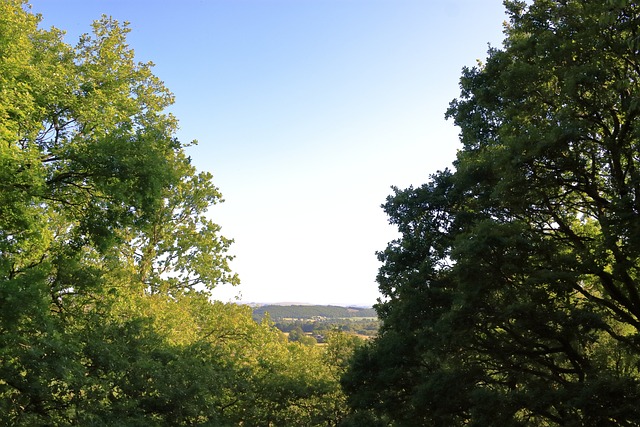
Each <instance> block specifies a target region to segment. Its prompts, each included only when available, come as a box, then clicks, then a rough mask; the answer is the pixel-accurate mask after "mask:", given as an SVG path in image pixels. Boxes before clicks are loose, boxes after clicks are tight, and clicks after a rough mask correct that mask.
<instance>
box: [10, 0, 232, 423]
mask: <svg viewBox="0 0 640 427" xmlns="http://www.w3.org/2000/svg"><path fill="white" fill-rule="evenodd" d="M128 31H129V30H128V28H127V26H126V24H125V25H121V24H120V23H118V22H117V21H114V20H112V19H108V18H106V17H103V18H102V19H100V20H99V21H96V22H95V23H94V25H93V31H92V34H91V35H88V34H87V35H84V36H82V37H81V38H80V41H79V43H78V44H77V45H76V46H74V47H72V46H70V45H68V44H66V43H65V42H64V41H63V33H62V32H61V31H60V30H57V29H55V28H52V29H50V30H42V29H39V28H38V18H37V17H36V16H34V15H32V14H30V13H29V12H28V5H27V4H25V3H24V2H23V1H19V0H9V1H4V2H2V3H0V58H2V59H1V60H0V117H1V120H0V181H1V183H0V414H1V415H0V420H1V423H2V424H3V425H65V424H73V423H75V422H87V423H100V422H101V421H100V420H102V422H104V423H106V424H109V422H108V421H105V419H104V418H102V417H103V415H104V414H107V413H118V411H115V408H116V406H117V405H116V402H117V401H118V399H117V396H119V395H127V393H126V392H125V390H126V387H124V385H122V386H121V387H120V389H117V388H116V389H114V388H113V384H115V383H116V382H115V380H113V378H114V376H122V375H124V374H125V373H126V370H125V367H126V366H128V365H129V362H130V361H131V359H130V355H134V354H139V355H140V357H139V358H137V359H136V361H137V362H136V363H138V365H136V364H132V365H131V369H132V370H135V369H137V368H136V366H140V367H141V369H142V368H144V370H146V371H145V372H149V373H151V372H156V374H154V375H159V374H158V373H157V372H167V370H166V369H164V370H163V369H160V367H161V366H165V367H166V366H168V365H169V362H170V361H171V360H174V359H175V358H176V357H178V355H179V354H180V352H179V351H178V350H177V349H176V348H173V347H171V346H170V345H168V343H167V336H166V334H163V333H161V332H162V331H161V330H160V329H158V328H151V326H149V325H150V323H149V322H150V319H152V318H153V316H146V317H145V316H141V315H140V314H139V312H140V307H142V306H139V307H138V308H135V309H134V308H133V305H134V303H135V300H133V299H131V298H130V296H131V295H132V294H136V295H140V296H150V295H152V294H154V293H158V292H163V293H164V295H165V296H170V295H172V296H174V297H178V296H179V295H181V293H184V292H190V291H193V290H195V291H197V292H206V289H207V288H209V289H210V288H212V287H214V286H216V285H218V284H220V283H231V284H233V283H236V282H237V278H236V277H235V275H234V274H233V273H231V271H230V269H229V266H228V261H229V260H230V256H229V255H228V254H227V250H228V246H229V244H230V241H229V240H227V239H225V238H223V237H222V236H219V234H218V231H219V228H218V227H217V226H216V225H215V224H213V223H212V222H210V221H209V220H208V219H207V218H206V217H205V216H204V215H205V213H206V211H207V209H208V208H209V207H210V206H211V205H212V204H214V203H216V202H217V201H219V200H220V197H221V196H220V194H219V192H218V190H217V189H216V188H215V186H213V184H212V183H211V176H210V175H209V174H206V173H197V172H196V171H195V169H194V168H193V166H192V165H191V161H190V159H189V158H188V157H187V156H186V154H185V152H184V150H185V147H186V145H185V144H182V143H181V142H180V141H178V140H177V139H176V138H175V136H174V133H175V130H176V120H175V118H174V117H172V116H171V115H169V114H165V113H164V112H163V110H164V109H165V108H166V107H167V106H169V105H170V104H171V103H172V102H173V96H172V95H171V93H170V92H169V91H168V90H167V89H166V88H165V87H164V86H163V84H162V82H161V81H160V80H159V79H158V78H157V77H156V76H154V75H153V74H152V72H151V64H143V63H136V62H135V61H134V54H133V51H132V50H131V49H130V48H129V47H128V46H127V44H126V34H127V32H128ZM125 300H126V301H127V304H129V305H130V306H132V307H131V310H130V311H129V316H128V317H127V318H126V319H120V318H117V317H116V316H114V313H116V312H118V311H121V308H119V307H120V306H121V305H122V304H123V302H122V301H125ZM138 303H139V304H141V302H139V301H138ZM136 313H138V314H136ZM88 338H90V340H88ZM102 339H105V340H108V342H110V343H112V344H113V345H109V346H101V345H99V343H98V341H100V340H102ZM156 350H157V353H154V351H156ZM145 364H146V365H145ZM156 367H157V368H158V369H156ZM129 380H131V381H133V377H130V378H129ZM109 384H112V385H111V386H109ZM136 387H138V386H137V385H136ZM164 391H166V390H164ZM156 392H157V391H156ZM137 393H138V394H139V396H140V399H134V398H132V399H131V400H130V401H129V402H127V403H126V405H128V406H127V408H128V409H127V410H126V411H128V412H127V413H128V414H129V418H127V417H124V418H122V419H121V420H120V421H119V422H126V420H127V419H130V420H131V423H134V424H135V422H134V421H133V420H135V419H138V418H139V417H143V416H144V414H145V410H144V409H143V406H144V405H143V404H142V403H141V402H143V400H144V399H143V397H144V393H145V389H144V388H140V389H139V390H138V391H137ZM129 396H133V394H129ZM145 399H146V397H145ZM136 404H140V405H141V406H138V407H137V408H136V407H135V405H136ZM105 405H106V406H105ZM112 411H113V412H112ZM126 411H125V412H126ZM125 412H122V413H121V414H124V413H125ZM147 421H148V423H147V425H153V422H152V421H151V419H148V420H147ZM172 425H177V424H172Z"/></svg>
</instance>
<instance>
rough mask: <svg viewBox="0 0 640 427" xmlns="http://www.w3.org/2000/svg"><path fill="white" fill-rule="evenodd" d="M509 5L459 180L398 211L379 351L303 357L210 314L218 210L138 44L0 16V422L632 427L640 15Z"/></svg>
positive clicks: (24, 10)
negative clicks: (71, 36)
mask: <svg viewBox="0 0 640 427" xmlns="http://www.w3.org/2000/svg"><path fill="white" fill-rule="evenodd" d="M505 6H506V8H507V11H508V15H509V20H508V22H507V23H506V24H505V40H504V43H503V45H502V46H501V47H499V48H497V47H492V48H490V50H489V52H488V57H487V58H486V60H484V61H482V62H478V64H477V65H476V66H475V67H472V68H465V69H464V70H463V72H462V77H461V79H460V89H461V93H460V96H459V98H458V99H456V100H454V101H452V102H451V104H450V107H449V109H448V111H447V113H446V115H447V117H448V118H450V119H452V120H453V121H454V123H455V124H456V125H457V126H458V127H459V128H460V141H461V143H462V148H461V149H460V150H459V152H458V155H457V158H456V160H455V162H454V164H453V167H452V169H443V170H442V171H439V172H436V173H434V174H433V175H432V177H431V179H430V181H429V182H428V183H426V184H424V185H422V186H420V187H417V188H414V187H410V188H407V189H398V188H396V189H394V194H392V195H391V196H389V198H388V199H387V201H386V203H385V204H384V206H383V207H384V209H385V211H386V212H387V214H388V215H389V219H390V221H391V223H392V224H394V225H396V226H397V227H398V230H399V231H400V234H401V235H400V237H399V238H398V239H397V240H395V241H392V242H390V243H389V245H388V247H387V248H386V249H385V250H383V251H381V252H380V253H379V259H380V261H381V268H380V271H379V275H378V283H379V287H380V291H381V292H382V295H383V297H382V299H381V300H380V302H379V304H377V306H376V307H375V308H376V311H377V315H378V319H379V321H380V328H379V331H378V333H377V335H376V336H375V337H374V338H372V339H370V340H368V341H366V342H365V341H363V340H359V339H354V338H353V337H352V336H351V335H349V334H346V333H344V332H342V331H340V330H339V328H334V329H333V330H330V331H328V332H327V336H326V344H324V345H305V343H302V342H301V341H302V340H300V339H298V340H295V339H293V340H290V339H288V338H287V336H286V335H285V334H284V333H283V332H282V331H280V330H278V328H276V327H275V325H274V323H273V321H272V320H270V318H269V317H266V318H264V319H263V320H261V321H255V320H254V319H253V317H252V315H253V313H252V309H251V308H249V307H243V306H238V305H234V304H223V303H220V302H215V301H212V300H211V298H210V294H209V291H210V290H211V289H213V288H214V287H215V286H231V285H233V284H236V283H237V282H238V278H237V277H236V275H235V274H234V273H233V272H232V271H231V270H230V268H229V261H230V256H229V254H228V249H229V246H230V244H231V243H232V241H231V240H229V239H227V238H225V237H223V236H221V235H220V229H219V227H218V226H217V225H216V224H215V223H214V222H212V221H211V220H210V219H208V217H207V216H206V213H207V210H208V209H209V207H210V206H211V205H213V204H215V203H217V202H219V201H220V199H221V195H220V193H219V191H218V189H217V188H216V187H215V185H214V184H213V182H212V177H211V175H210V174H209V173H206V172H198V171H196V170H195V168H194V167H193V165H192V164H191V161H190V159H189V157H188V156H187V155H186V153H185V150H186V149H187V148H188V146H189V144H190V143H184V142H182V141H179V140H177V139H176V137H175V130H176V126H177V120H176V118H174V117H173V116H171V115H170V114H167V113H166V112H165V110H166V108H167V107H168V106H169V105H170V104H171V103H172V101H173V96H172V94H171V93H170V92H169V91H168V89H167V88H165V87H164V85H163V83H162V82H161V81H160V80H159V79H158V78H157V77H155V76H154V75H153V73H152V71H151V64H145V63H138V62H136V61H135V58H134V53H133V50H132V49H131V48H130V47H129V46H128V45H127V43H126V36H127V32H128V28H127V26H126V25H123V24H120V23H118V22H116V21H114V20H112V19H109V18H106V17H103V18H102V19H100V20H98V21H96V22H95V23H94V24H93V27H92V29H91V31H90V33H89V34H87V35H85V36H82V37H81V38H80V40H79V41H78V42H77V44H74V45H70V44H67V43H66V42H65V41H64V39H63V33H62V32H61V31H60V30H57V29H46V30H45V29H42V28H39V26H38V22H39V19H38V17H36V16H34V15H32V14H31V13H30V12H29V9H28V5H26V4H25V3H24V2H23V1H21V0H1V1H0V425H6V426H72V425H83V426H84V425H87V426H196V425H197V426H240V425H242V426H341V427H349V426H351V427H355V426H392V427H414V426H442V427H448V426H462V425H465V426H501V427H503V426H514V427H515V426H637V425H640V405H638V402H640V372H639V369H640V286H639V285H640V283H639V282H640V171H639V168H638V165H639V164H640V125H639V122H638V121H639V117H640V102H639V100H640V87H639V85H640V5H638V4H636V3H635V2H632V1H628V0H534V1H527V2H524V1H517V0H507V1H505ZM443 42H446V38H443ZM436 65H437V64H436ZM392 142H393V141H390V143H392ZM298 326H299V327H300V330H301V332H302V334H303V335H305V336H306V334H305V331H303V330H302V327H301V325H298ZM298 326H295V327H294V329H295V328H296V327H298ZM294 329H292V330H291V331H289V336H291V333H292V331H293V330H294ZM301 332H300V331H298V330H297V329H296V332H295V334H298V338H301V335H300V333H301ZM295 334H294V336H295ZM311 344H313V343H311Z"/></svg>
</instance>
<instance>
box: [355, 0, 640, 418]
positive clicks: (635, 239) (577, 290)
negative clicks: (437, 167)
mask: <svg viewBox="0 0 640 427" xmlns="http://www.w3.org/2000/svg"><path fill="white" fill-rule="evenodd" d="M505 5H506V8H507V11H508V14H509V17H510V19H509V22H508V23H507V24H506V26H505V35H506V38H505V41H504V44H503V47H502V48H501V49H496V48H492V49H490V50H489V52H488V58H487V59H486V61H485V63H483V64H482V63H481V64H478V65H477V66H476V67H473V68H466V69H464V70H463V73H462V77H461V80H460V86H461V94H460V97H459V98H458V99H456V100H454V101H453V102H452V103H451V105H450V108H449V110H448V112H447V115H448V117H450V118H452V119H453V120H454V121H455V123H456V125H458V126H459V127H460V129H461V132H460V139H461V142H462V149H461V150H460V151H459V153H458V155H457V159H456V161H455V163H454V166H455V171H450V170H444V171H441V172H438V173H436V174H435V175H433V176H432V179H431V181H430V182H429V183H427V184H425V185H423V186H421V187H419V188H408V189H405V190H399V189H395V194H394V195H392V196H390V197H389V198H388V200H387V203H386V204H385V205H384V208H385V211H386V212H387V213H388V215H389V217H390V221H391V222H392V223H393V224H395V225H397V227H398V229H399V231H400V233H401V238H399V239H398V240H395V241H393V242H391V243H390V244H389V246H388V247H387V249H386V250H385V251H384V252H382V253H380V255H379V256H380V259H381V261H382V262H383V263H384V265H383V266H382V267H381V269H380V273H379V276H378V282H379V285H380V289H381V291H382V293H383V294H384V295H385V300H384V301H383V302H381V303H380V304H379V305H378V307H377V309H378V312H379V316H380V318H381V320H382V322H383V324H382V327H381V331H380V334H379V336H378V338H377V339H376V340H375V341H374V342H373V344H372V345H369V346H367V347H365V348H364V349H363V350H362V351H359V352H358V354H357V357H356V358H355V360H354V362H353V364H352V366H351V368H350V370H349V371H348V372H347V374H346V376H345V378H344V384H345V387H347V389H348V390H349V393H350V401H351V404H352V406H353V407H354V408H356V409H357V410H358V411H364V412H366V411H368V413H369V416H372V417H374V418H376V419H378V420H387V421H388V422H391V423H392V424H393V425H399V426H400V425H402V426H404V425H407V426H409V425H411V426H413V425H440V426H453V425H478V426H481V425H496V426H498V425H499V426H525V425H567V426H592V425H602V426H606V425H611V426H613V425H616V426H618V425H629V426H630V425H638V424H639V423H640V411H639V410H638V406H637V405H636V404H635V402H637V400H638V398H639V397H640V382H639V380H640V377H639V376H640V373H639V372H638V366H640V365H639V362H640V347H639V343H640V335H639V331H640V293H639V292H640V291H639V275H638V273H639V266H640V264H639V262H638V260H639V259H640V228H638V224H640V221H639V220H640V172H639V171H638V162H639V161H640V149H639V147H640V145H639V144H640V143H639V141H640V126H639V121H638V117H639V113H640V104H639V103H638V99H640V87H639V86H638V84H639V82H640V62H639V61H638V55H639V53H640V7H639V6H638V5H637V4H636V3H634V2H630V1H624V0H623V1H595V0H594V1H590V0H587V1H578V0H563V1H559V0H536V1H533V2H523V1H506V2H505ZM371 414H373V415H371Z"/></svg>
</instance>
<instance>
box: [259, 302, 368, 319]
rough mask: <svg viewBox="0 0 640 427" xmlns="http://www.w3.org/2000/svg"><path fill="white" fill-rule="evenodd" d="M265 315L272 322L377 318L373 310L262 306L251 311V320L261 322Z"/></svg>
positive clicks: (309, 306) (316, 306) (305, 306)
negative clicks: (283, 320) (267, 315)
mask: <svg viewBox="0 0 640 427" xmlns="http://www.w3.org/2000/svg"><path fill="white" fill-rule="evenodd" d="M265 313H269V316H270V317H271V320H273V321H277V320H282V319H314V318H316V319H317V318H325V319H345V318H352V317H377V313H376V311H375V310H374V309H373V308H362V307H338V306H334V305H263V306H261V307H255V308H254V309H253V318H254V319H256V320H261V319H262V318H263V317H264V314H265Z"/></svg>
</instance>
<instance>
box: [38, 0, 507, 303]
mask: <svg viewBox="0 0 640 427" xmlns="http://www.w3.org/2000/svg"><path fill="white" fill-rule="evenodd" d="M30 3H31V5H32V11H33V12H34V13H41V14H42V16H43V22H42V24H41V26H42V27H44V28H49V27H51V26H55V27H57V28H60V29H63V30H66V31H67V36H66V37H67V38H66V41H67V42H68V43H70V44H75V42H76V41H77V38H78V36H79V35H80V34H82V33H86V32H90V28H91V27H90V25H91V22H92V21H94V20H96V19H99V18H100V16H101V15H102V14H105V15H108V16H111V17H113V18H114V19H117V20H118V21H120V22H124V21H127V22H129V23H130V29H131V33H130V34H129V36H128V43H129V45H130V47H132V48H133V50H134V51H135V54H136V59H137V60H139V61H143V62H147V61H152V62H154V63H155V67H154V73H155V74H156V75H157V76H158V77H159V78H160V79H162V80H163V81H164V83H165V85H166V86H167V87H168V88H169V89H170V90H171V91H172V92H173V93H174V95H175V97H176V102H175V105H173V106H172V107H171V109H170V110H169V111H170V112H171V113H173V114H174V115H175V116H176V117H177V118H178V120H179V121H180V130H179V131H178V134H177V137H178V138H179V139H180V140H181V141H182V142H189V141H192V140H197V141H198V145H197V146H194V147H190V148H188V150H187V153H188V154H189V155H190V156H191V157H192V159H193V163H194V164H195V166H196V167H197V168H198V169H199V170H206V171H209V172H211V173H212V174H213V177H214V183H215V185H216V186H217V187H219V189H220V191H221V192H222V194H223V196H224V199H225V202H224V203H222V204H218V205H215V206H213V207H212V208H211V210H210V212H209V215H210V216H211V218H212V219H213V220H214V221H215V222H216V223H217V224H219V225H220V226H221V227H222V234H223V235H224V236H226V237H228V238H232V239H234V244H233V245H232V247H231V250H230V252H231V254H232V255H234V256H235V259H234V260H233V262H232V264H231V266H232V268H233V270H234V271H235V272H237V273H238V275H239V276H240V280H241V284H240V285H239V286H236V287H232V286H230V285H222V286H220V287H218V288H216V289H215V290H214V293H213V296H214V298H216V299H220V300H222V301H241V302H255V303H279V302H280V303H281V302H290V303H309V304H336V305H363V306H366V305H372V304H374V303H376V301H377V299H378V298H380V297H381V295H380V294H379V292H378V288H377V284H376V282H375V277H376V274H377V271H378V268H379V267H380V262H379V261H378V259H377V257H376V252H377V251H382V250H384V248H385V247H386V246H387V244H388V242H390V241H391V240H392V239H395V238H397V237H398V236H397V233H396V230H395V229H394V228H393V227H392V226H391V225H389V224H388V220H387V217H386V215H385V213H384V211H383V210H382V208H381V204H383V203H384V202H385V199H386V197H387V196H388V195H389V194H391V193H392V190H391V186H397V187H399V188H406V187H408V186H410V185H413V186H419V185H421V184H423V183H425V182H427V181H428V180H429V176H430V175H431V174H432V173H434V172H436V171H438V170H442V169H444V168H446V167H451V163H452V161H453V160H454V159H455V154H456V150H457V149H458V148H459V147H460V145H459V142H458V130H457V129H456V128H455V127H454V125H453V123H452V122H451V121H450V120H449V121H447V120H445V117H444V115H445V112H446V109H447V107H448V105H449V103H450V102H451V101H452V100H453V99H454V98H456V97H457V96H458V95H459V85H458V82H459V78H460V75H461V71H462V68H463V67H465V66H469V67H471V66H474V65H476V62H477V61H478V60H483V59H484V58H485V57H486V52H487V49H488V47H489V45H491V46H493V47H500V46H501V42H502V39H503V34H502V30H503V22H504V21H505V19H506V15H505V14H504V8H503V6H502V1H500V0H438V1H436V0H433V1H432V0H171V1H169V0H166V1H161V0H32V1H31V2H30Z"/></svg>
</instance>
